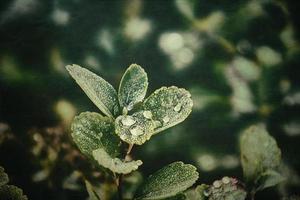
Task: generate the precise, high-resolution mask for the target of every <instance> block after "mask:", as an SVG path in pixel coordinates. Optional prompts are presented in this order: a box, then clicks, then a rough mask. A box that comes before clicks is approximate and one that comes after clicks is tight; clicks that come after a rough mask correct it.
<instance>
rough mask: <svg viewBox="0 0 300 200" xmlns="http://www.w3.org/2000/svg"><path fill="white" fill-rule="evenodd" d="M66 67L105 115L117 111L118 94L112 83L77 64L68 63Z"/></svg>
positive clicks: (116, 112) (113, 114) (110, 114)
mask: <svg viewBox="0 0 300 200" xmlns="http://www.w3.org/2000/svg"><path fill="white" fill-rule="evenodd" d="M66 68H67V70H68V71H69V73H70V74H71V76H72V77H73V78H74V79H75V81H76V82H77V84H78V85H79V86H80V87H81V89H82V90H83V91H84V92H85V93H86V95H87V96H88V97H89V98H90V99H91V100H92V102H93V103H94V104H95V105H96V106H97V107H98V108H99V109H100V110H101V111H102V112H103V113H104V114H105V115H107V116H110V117H113V116H116V115H117V114H118V113H119V103H118V96H117V92H116V90H115V89H114V88H113V86H112V85H110V84H109V83H108V82H107V81H105V80H104V79H103V78H101V77H100V76H98V75H96V74H94V73H93V72H91V71H89V70H87V69H85V68H82V67H80V66H79V65H68V66H66Z"/></svg>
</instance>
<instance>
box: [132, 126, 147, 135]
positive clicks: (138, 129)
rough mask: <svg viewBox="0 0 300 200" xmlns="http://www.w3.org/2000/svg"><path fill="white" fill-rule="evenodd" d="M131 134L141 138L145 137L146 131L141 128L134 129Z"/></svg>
mask: <svg viewBox="0 0 300 200" xmlns="http://www.w3.org/2000/svg"><path fill="white" fill-rule="evenodd" d="M130 133H131V134H132V135H134V136H139V135H143V134H144V131H143V129H141V128H140V127H138V126H137V127H134V128H132V129H130Z"/></svg>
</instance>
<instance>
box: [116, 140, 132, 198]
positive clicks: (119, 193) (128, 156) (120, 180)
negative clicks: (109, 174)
mask: <svg viewBox="0 0 300 200" xmlns="http://www.w3.org/2000/svg"><path fill="white" fill-rule="evenodd" d="M132 148H133V144H129V146H128V149H127V151H126V155H125V158H124V160H125V161H129V160H130V152H131V150H132ZM116 180H117V181H116V183H117V186H118V197H119V200H123V195H122V193H123V188H122V182H123V174H120V175H119V176H118V178H117V179H116Z"/></svg>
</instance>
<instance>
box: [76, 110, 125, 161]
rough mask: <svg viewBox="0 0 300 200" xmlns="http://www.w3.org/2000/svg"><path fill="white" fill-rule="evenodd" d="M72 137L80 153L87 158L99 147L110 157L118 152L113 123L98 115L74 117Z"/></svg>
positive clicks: (90, 113)
mask: <svg viewBox="0 0 300 200" xmlns="http://www.w3.org/2000/svg"><path fill="white" fill-rule="evenodd" d="M71 130H72V137H73V140H74V142H75V143H76V145H77V146H78V148H79V149H80V151H81V152H82V153H83V154H85V155H86V156H87V157H89V158H93V156H92V152H93V150H96V149H98V148H100V147H102V148H105V150H106V151H107V153H108V154H109V155H111V156H117V155H118V154H119V152H120V142H121V141H120V140H119V138H118V137H117V136H116V135H115V134H114V123H113V121H112V120H111V119H110V118H108V117H103V116H102V115H100V114H99V113H94V112H83V113H81V114H80V115H79V116H76V117H75V119H74V121H73V123H72V126H71Z"/></svg>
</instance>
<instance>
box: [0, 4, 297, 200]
mask: <svg viewBox="0 0 300 200" xmlns="http://www.w3.org/2000/svg"><path fill="white" fill-rule="evenodd" d="M297 4H298V3H296V2H293V1H291V0H280V1H277V0H245V1H205V0H197V1H196V0H170V1H163V2H161V3H157V2H156V1H145V0H133V1H126V2H123V3H120V2H119V1H91V2H86V1H60V0H54V1H53V0H45V1H38V0H24V1H22V0H12V1H1V3H0V7H1V9H0V10H1V11H0V18H1V20H0V29H1V30H0V40H1V42H0V46H1V48H0V49H1V53H0V164H1V165H3V166H5V168H6V169H7V170H8V171H9V174H10V177H11V181H12V183H15V184H16V185H18V186H19V187H22V188H23V190H24V191H26V195H27V196H28V197H29V198H30V199H32V200H35V199H37V200H39V199H45V200H51V199H59V200H66V199H74V198H75V196H76V198H77V199H84V198H85V197H86V196H87V193H86V191H85V190H84V186H85V184H84V181H85V180H88V181H89V182H90V183H91V185H92V186H93V190H94V191H95V192H96V193H97V194H98V196H99V197H100V198H101V199H104V200H105V199H114V198H116V193H117V187H116V184H117V183H116V181H115V179H116V177H118V176H119V175H118V174H116V176H114V174H113V173H112V172H111V171H110V170H109V169H108V168H105V167H103V166H101V167H99V164H97V161H96V160H95V159H94V158H93V156H92V155H91V154H90V155H91V156H85V155H87V154H84V153H80V150H79V149H78V147H76V144H75V143H74V141H73V140H72V137H70V136H71V134H69V133H70V132H71V131H70V127H71V122H72V120H73V118H74V116H75V115H77V114H79V113H80V112H83V111H91V112H101V113H98V114H100V115H101V116H103V117H105V118H107V115H106V114H104V112H102V111H99V109H97V108H98V107H101V105H98V106H94V105H93V103H92V102H91V101H90V102H89V99H88V98H86V96H85V95H82V93H81V91H80V90H77V89H78V88H77V87H74V85H73V82H72V81H71V79H70V78H69V76H68V72H67V70H65V66H66V65H67V64H68V63H71V62H73V63H77V64H79V65H81V66H85V67H86V68H87V69H89V70H91V71H93V72H95V73H97V74H101V76H102V77H105V80H106V81H107V82H109V84H110V85H111V86H113V87H114V88H115V89H114V90H115V93H116V94H117V100H118V101H119V99H121V97H120V96H121V95H120V92H119V90H120V86H119V87H118V85H117V83H118V81H119V80H121V79H122V73H123V72H124V71H125V68H124V67H127V66H129V64H130V63H139V64H141V65H142V66H143V67H144V68H145V71H146V72H147V74H148V76H149V82H150V84H149V85H148V86H147V88H148V92H145V95H144V94H143V90H145V88H146V82H144V84H141V85H134V87H135V90H134V91H138V94H139V95H138V96H139V99H137V100H136V106H135V107H132V105H129V104H128V102H127V103H126V102H125V103H124V102H123V103H121V102H119V104H120V108H119V109H118V113H117V114H116V116H113V117H114V119H116V118H117V117H119V115H120V116H122V115H123V110H122V107H125V106H127V108H126V110H127V116H133V115H134V116H133V117H137V118H136V120H137V121H138V122H139V123H143V122H140V119H143V118H140V116H141V113H139V111H140V109H142V106H143V103H144V102H145V100H144V101H143V102H141V101H140V99H142V96H144V98H145V99H147V97H149V96H150V94H151V93H150V92H149V91H155V89H156V88H159V87H160V86H163V85H173V84H174V85H177V86H179V87H183V88H186V89H187V90H188V91H189V92H190V93H191V96H192V97H191V98H192V99H193V111H192V113H191V115H189V118H188V119H189V120H186V121H185V123H181V124H180V125H179V126H176V127H174V128H170V129H166V130H165V133H164V134H157V135H155V137H154V136H153V135H152V134H149V135H151V137H150V140H147V141H146V142H144V143H143V144H142V145H139V146H138V145H135V147H134V148H133V152H132V154H131V155H129V156H127V159H126V160H125V159H124V158H125V154H126V153H125V151H124V148H126V147H125V145H126V143H125V145H124V141H122V140H121V139H120V138H119V137H118V135H116V134H113V135H114V136H116V137H112V138H115V139H116V140H117V141H119V142H122V143H123V144H122V145H120V146H118V148H120V149H119V150H118V151H115V152H108V153H109V154H111V155H110V157H111V158H112V159H120V160H121V161H126V162H130V161H132V160H142V161H143V165H142V166H140V167H139V169H138V170H136V171H133V172H132V173H129V174H127V175H122V177H123V178H122V179H123V181H121V182H123V184H122V185H123V188H122V191H123V192H122V193H123V197H124V198H125V199H133V197H134V193H135V192H136V189H137V188H138V187H139V186H140V184H141V183H142V182H143V179H144V177H147V176H148V175H149V174H151V173H152V172H154V171H156V170H158V169H159V168H161V167H163V166H165V165H166V164H168V163H172V162H174V161H176V160H182V161H184V162H186V163H191V164H193V165H195V166H196V167H197V170H198V171H199V172H201V179H200V180H198V181H197V183H196V184H200V185H202V184H201V183H207V184H208V185H206V184H205V185H206V186H209V184H210V183H211V184H212V183H213V182H214V180H215V179H221V177H222V176H225V175H227V176H229V177H233V178H235V179H239V182H238V183H241V185H242V188H243V189H244V190H246V191H247V193H248V198H249V199H250V198H251V197H249V196H251V195H252V194H251V193H254V191H255V192H258V191H259V193H258V194H257V195H256V196H255V199H279V198H282V199H295V198H297V197H294V196H293V194H298V193H299V192H298V191H299V187H300V176H299V171H300V159H298V157H299V153H300V148H298V146H299V145H298V143H299V142H298V141H299V136H300V128H299V127H300V126H299V124H300V120H299V119H300V118H299V116H300V115H299V111H300V109H299V108H300V107H299V105H300V101H299V99H300V98H299V94H300V93H299V91H300V90H299V75H298V74H299V69H300V68H299V67H298V66H299V65H300V59H299V58H300V57H299V55H300V51H299V50H300V48H299V30H300V29H299V26H298V25H299V23H298V20H297V19H298V18H299V16H298V15H299V14H300V12H298V10H299V9H297V8H298V6H297ZM297 16H298V17H297ZM134 68H135V67H133V69H134ZM129 74H131V72H130V73H129ZM140 74H141V76H140V77H143V78H142V79H144V80H145V77H146V76H144V75H142V74H144V72H143V70H140ZM128 76H129V75H128ZM124 77H125V75H124ZM147 79H148V78H147ZM99 82H101V81H99ZM121 82H122V81H121ZM121 82H120V83H121ZM120 85H121V84H120ZM124 86H126V87H130V86H132V85H131V84H127V85H124ZM132 87H133V86H132ZM95 91H97V89H95ZM90 92H92V93H93V91H90ZM123 95H126V94H125V93H124V94H123ZM128 95H129V97H130V98H131V93H130V94H128ZM91 96H94V95H93V94H91ZM94 97H95V98H96V99H99V98H105V96H104V97H102V96H101V97H98V96H97V94H96V96H94ZM115 98H116V97H115ZM130 101H133V100H132V99H131V100H130ZM123 104H124V105H123ZM107 106H108V104H107ZM130 109H131V110H130ZM126 110H125V109H124V113H126ZM128 110H129V111H128ZM108 111H109V112H113V108H110V109H107V110H106V112H108ZM146 113H148V114H149V112H146ZM111 115H114V114H113V113H111ZM146 116H149V115H147V114H146ZM152 117H153V113H152ZM120 118H121V117H120ZM113 122H115V120H113ZM147 122H148V121H147ZM258 123H262V124H263V125H264V126H265V127H266V129H267V130H268V132H269V133H270V135H272V137H274V139H276V141H277V146H279V147H280V149H281V150H282V154H283V155H282V157H283V158H282V161H281V164H280V165H279V166H278V167H275V168H274V169H269V170H262V171H263V172H262V174H261V176H260V177H261V178H258V179H257V180H256V179H255V178H250V180H249V179H248V178H247V179H246V176H244V178H243V177H242V173H241V172H242V170H241V169H242V168H241V164H242V161H241V160H240V158H241V157H239V154H238V148H237V147H238V146H239V145H237V144H238V142H237V138H239V136H240V134H241V133H242V131H241V130H245V128H247V127H248V126H249V125H251V124H258ZM120 125H121V124H120ZM113 126H115V124H114V125H113ZM120 128H125V127H120ZM145 129H147V130H148V129H149V130H151V129H152V127H151V126H145ZM125 133H126V131H125ZM120 134H124V132H120ZM103 136H107V135H106V134H103ZM126 136H127V135H126ZM147 137H148V136H147ZM147 137H144V138H141V137H135V138H133V139H136V141H135V142H143V140H146V139H147ZM131 139H132V138H131ZM141 139H142V140H141ZM100 140H101V139H100ZM102 140H103V138H102ZM95 141H97V139H96V140H95ZM79 142H80V141H79ZM90 144H93V143H90ZM95 144H96V145H98V143H95ZM112 144H118V142H116V143H114V142H112ZM99 146H101V148H102V147H103V146H105V145H102V142H101V145H99ZM255 147H256V145H255ZM87 149H88V148H87ZM114 153H115V155H113V154H114ZM117 154H118V155H117ZM86 158H88V159H86ZM20 166H22V167H21V168H20ZM270 174H271V175H270ZM276 175H278V176H276ZM270 176H271V177H272V178H268V177H270ZM282 176H283V177H285V179H286V180H288V181H284V182H281V183H280V184H279V186H278V187H272V188H269V189H266V190H263V192H260V188H261V187H262V188H263V187H265V186H268V185H269V184H270V183H272V184H274V180H277V181H275V182H279V181H280V180H282ZM270 180H271V181H270ZM242 182H244V183H242ZM197 187H200V186H197ZM188 190H189V191H194V190H193V189H188ZM44 194H47V195H44ZM184 195H185V192H184V193H183V194H178V195H176V198H177V199H183V198H184ZM292 197H293V198H292ZM170 198H175V197H170Z"/></svg>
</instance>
